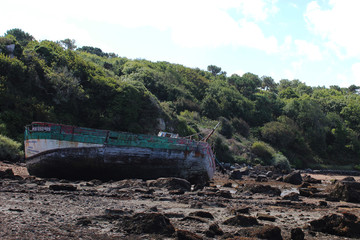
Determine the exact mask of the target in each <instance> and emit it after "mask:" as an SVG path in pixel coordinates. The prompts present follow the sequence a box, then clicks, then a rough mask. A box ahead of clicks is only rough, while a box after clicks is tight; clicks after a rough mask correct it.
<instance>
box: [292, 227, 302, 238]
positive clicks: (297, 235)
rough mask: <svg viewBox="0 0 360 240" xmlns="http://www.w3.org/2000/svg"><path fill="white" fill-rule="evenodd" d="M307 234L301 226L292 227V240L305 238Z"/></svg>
mask: <svg viewBox="0 0 360 240" xmlns="http://www.w3.org/2000/svg"><path fill="white" fill-rule="evenodd" d="M304 237H305V234H304V232H303V230H302V229H301V228H293V229H291V240H304Z"/></svg>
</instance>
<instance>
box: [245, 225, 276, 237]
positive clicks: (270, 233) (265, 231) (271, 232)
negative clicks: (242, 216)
mask: <svg viewBox="0 0 360 240" xmlns="http://www.w3.org/2000/svg"><path fill="white" fill-rule="evenodd" d="M251 235H252V236H253V237H257V238H261V239H272V240H282V239H283V238H282V236H281V229H280V228H279V227H277V226H272V225H266V226H263V227H260V228H259V229H257V230H255V231H253V233H252V234H251Z"/></svg>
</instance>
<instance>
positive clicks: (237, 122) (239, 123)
mask: <svg viewBox="0 0 360 240" xmlns="http://www.w3.org/2000/svg"><path fill="white" fill-rule="evenodd" d="M230 122H231V125H232V126H233V128H234V129H235V132H236V133H239V134H241V135H242V136H244V137H248V136H249V134H250V126H249V124H247V122H245V121H244V120H243V119H241V118H233V119H231V121H230Z"/></svg>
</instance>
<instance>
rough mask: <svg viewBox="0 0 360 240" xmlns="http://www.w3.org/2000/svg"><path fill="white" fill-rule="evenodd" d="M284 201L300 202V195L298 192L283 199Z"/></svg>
mask: <svg viewBox="0 0 360 240" xmlns="http://www.w3.org/2000/svg"><path fill="white" fill-rule="evenodd" d="M282 199H283V200H290V201H300V199H299V194H298V193H296V192H292V193H289V194H287V195H285V196H283V197H282Z"/></svg>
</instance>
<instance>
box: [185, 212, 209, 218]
mask: <svg viewBox="0 0 360 240" xmlns="http://www.w3.org/2000/svg"><path fill="white" fill-rule="evenodd" d="M189 216H195V217H201V218H209V219H214V216H213V215H212V214H211V213H209V212H206V211H196V212H192V213H190V214H189Z"/></svg>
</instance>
